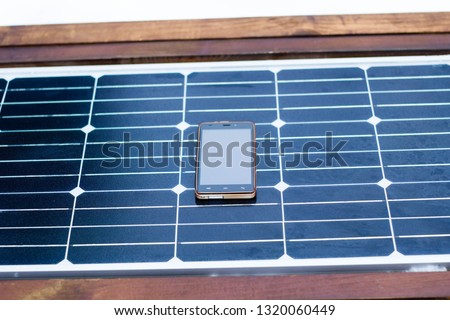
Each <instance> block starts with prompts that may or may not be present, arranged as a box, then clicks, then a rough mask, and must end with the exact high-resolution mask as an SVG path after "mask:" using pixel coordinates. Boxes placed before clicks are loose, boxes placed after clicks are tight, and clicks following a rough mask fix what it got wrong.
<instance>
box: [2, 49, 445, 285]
mask: <svg viewBox="0 0 450 320" xmlns="http://www.w3.org/2000/svg"><path fill="white" fill-rule="evenodd" d="M449 61H450V57H448V56H444V57H435V58H429V57H414V58H407V57H402V58H367V59H335V60H333V59H329V60H306V61H301V60H286V61H261V62H232V63H223V62H217V63H194V64H183V63H181V64H166V65H164V64H162V65H133V66H107V67H100V66H97V67H96V66H94V67H64V68H31V69H20V68H17V69H4V70H3V71H1V72H0V78H4V79H7V80H3V79H1V80H0V97H1V104H0V116H1V117H0V130H1V131H0V163H1V164H0V273H1V274H2V276H4V277H9V276H25V275H26V276H36V275H46V276H52V275H61V274H63V275H64V274H67V275H84V274H100V275H102V274H103V275H107V274H117V275H126V274H138V273H139V274H142V273H144V274H161V273H166V274H169V273H184V274H186V273H201V274H211V273H217V272H219V273H233V272H248V273H261V272H273V271H279V272H283V271H298V272H301V271H312V272H314V271H324V270H325V271H338V270H362V269H377V270H392V269H407V268H410V267H413V266H417V265H422V264H427V265H428V264H430V265H437V266H445V267H446V266H448V265H449V264H450V209H449V208H450V206H449V200H450V171H449V170H450V169H449V168H450V167H449V163H448V159H449V157H450V139H449V135H450V67H449V65H448V63H449ZM218 120H250V121H254V122H255V123H256V128H257V130H256V131H257V143H258V148H257V153H258V166H257V186H258V191H257V197H256V199H252V200H211V201H199V200H196V199H195V196H194V179H195V146H196V139H197V137H196V129H197V125H198V123H199V122H202V121H218Z"/></svg>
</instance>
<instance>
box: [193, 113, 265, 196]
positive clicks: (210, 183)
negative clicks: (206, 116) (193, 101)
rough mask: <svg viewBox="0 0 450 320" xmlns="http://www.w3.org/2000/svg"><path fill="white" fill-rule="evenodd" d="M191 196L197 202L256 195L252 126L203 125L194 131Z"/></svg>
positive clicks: (246, 124)
mask: <svg viewBox="0 0 450 320" xmlns="http://www.w3.org/2000/svg"><path fill="white" fill-rule="evenodd" d="M196 163H197V168H196V188H195V191H196V192H195V194H196V197H197V198H199V199H239V198H240V199H249V198H253V197H254V196H255V195H256V166H255V165H256V151H255V124H254V123H252V122H225V121H224V122H204V123H201V124H199V128H198V150H197V162H196Z"/></svg>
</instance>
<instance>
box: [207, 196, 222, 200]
mask: <svg viewBox="0 0 450 320" xmlns="http://www.w3.org/2000/svg"><path fill="white" fill-rule="evenodd" d="M208 199H223V196H208Z"/></svg>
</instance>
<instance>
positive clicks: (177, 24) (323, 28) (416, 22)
mask: <svg viewBox="0 0 450 320" xmlns="http://www.w3.org/2000/svg"><path fill="white" fill-rule="evenodd" d="M445 32H450V13H447V12H436V13H411V14H369V15H329V16H291V17H268V18H234V19H204V20H174V21H147V22H112V23H86V24H61V25H35V26H10V27H0V46H25V45H44V44H47V45H50V44H79V43H107V42H140V41H161V40H194V39H204V40H205V39H238V38H267V37H292V36H337V35H369V34H415V33H445Z"/></svg>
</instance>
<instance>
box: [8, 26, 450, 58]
mask: <svg viewBox="0 0 450 320" xmlns="http://www.w3.org/2000/svg"><path fill="white" fill-rule="evenodd" d="M449 52H450V33H448V34H429V35H423V34H419V35H363V36H336V37H320V38H315V37H299V38H266V39H259V38H258V39H227V40H201V41H156V42H129V43H99V44H79V45H64V46H61V45H44V46H26V47H3V48H2V47H0V65H3V66H7V65H27V64H28V65H36V64H71V63H77V62H78V63H86V62H91V63H117V62H119V63H120V62H123V61H128V62H130V61H131V62H148V61H151V62H155V61H164V62H168V61H171V59H172V61H174V60H175V61H190V59H191V60H192V59H194V60H195V61H200V60H203V61H204V60H211V59H216V60H230V59H244V58H251V59H261V58H266V59H267V58H280V57H286V56H289V57H290V58H293V57H317V56H325V57H331V56H333V55H334V56H342V55H355V54H359V55H372V56H373V55H388V54H389V55H390V54H394V53H395V54H416V53H427V54H430V53H433V54H437V53H439V54H444V53H449Z"/></svg>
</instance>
